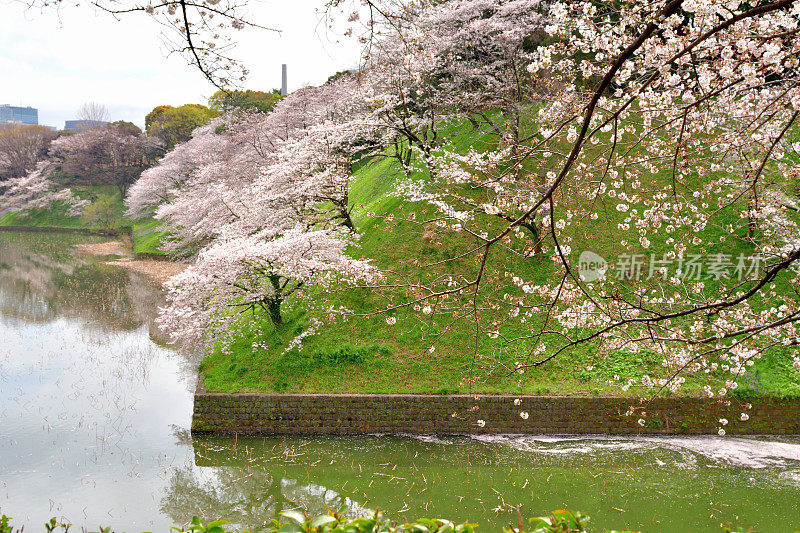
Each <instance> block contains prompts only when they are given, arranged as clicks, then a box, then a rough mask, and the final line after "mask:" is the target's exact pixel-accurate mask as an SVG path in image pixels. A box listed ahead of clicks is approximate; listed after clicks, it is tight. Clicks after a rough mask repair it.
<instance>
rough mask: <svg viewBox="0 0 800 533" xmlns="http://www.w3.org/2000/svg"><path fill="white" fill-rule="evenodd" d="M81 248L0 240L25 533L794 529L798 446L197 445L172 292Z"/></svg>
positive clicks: (10, 470)
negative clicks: (578, 517)
mask: <svg viewBox="0 0 800 533" xmlns="http://www.w3.org/2000/svg"><path fill="white" fill-rule="evenodd" d="M85 241H86V239H84V238H81V237H75V236H46V235H40V234H36V235H18V234H3V233H2V232H0V509H2V511H3V512H7V513H9V514H10V515H11V516H13V517H14V518H15V524H17V525H27V526H26V529H33V530H38V529H39V528H40V527H41V524H42V523H43V522H45V521H46V520H47V519H49V518H50V517H51V516H57V517H59V518H60V519H64V520H67V521H72V522H74V523H76V524H81V525H85V526H87V527H92V528H93V527H96V526H97V525H98V524H105V525H111V526H113V527H114V528H115V529H116V530H126V531H141V530H151V531H166V530H167V528H168V526H169V525H171V524H182V523H186V522H187V521H188V520H190V519H191V517H192V515H195V514H202V515H204V516H206V517H207V518H219V517H224V518H227V519H229V520H231V521H233V522H235V523H237V524H240V525H242V526H243V527H248V528H250V529H251V530H253V531H258V530H259V529H261V528H263V526H264V524H265V523H267V522H268V520H269V519H270V518H272V517H273V516H274V515H275V513H277V512H278V511H280V510H281V509H288V508H301V509H305V510H307V511H308V512H309V513H311V514H317V513H321V512H323V511H324V509H325V508H326V507H333V508H338V507H340V506H342V505H345V506H348V507H350V508H351V512H353V513H359V512H364V508H366V507H370V508H380V509H382V510H385V511H386V512H387V513H389V514H390V515H391V516H396V517H398V518H401V519H402V518H407V519H415V518H418V517H421V516H429V517H448V518H452V519H455V520H460V521H463V520H467V519H469V520H471V521H476V522H479V523H481V524H482V527H481V530H483V531H487V532H488V531H497V530H499V528H500V526H502V525H506V524H508V523H510V522H512V521H515V520H516V519H515V516H516V511H515V507H517V506H518V507H520V509H521V511H522V512H523V514H525V515H529V516H530V515H535V514H541V513H544V512H546V511H548V510H551V509H556V508H573V509H581V510H585V511H587V512H589V513H591V514H592V516H593V523H594V525H595V526H596V527H597V528H598V529H602V528H604V527H609V528H610V527H616V528H624V527H629V528H640V529H641V530H642V531H662V530H664V531H715V532H717V531H719V524H720V523H722V522H728V521H730V522H734V523H735V524H745V525H748V526H756V530H762V531H778V530H793V529H798V528H800V505H798V502H800V441H798V440H797V439H791V438H782V439H741V438H725V439H721V438H708V437H687V438H660V437H659V438H641V439H638V438H628V439H609V438H578V437H548V438H543V437H514V436H505V437H485V438H480V439H478V438H475V439H469V438H433V437H431V438H410V437H362V438H327V439H326V438H243V437H236V438H220V437H194V438H193V437H192V436H191V435H190V434H189V432H188V430H187V429H186V428H188V427H189V426H190V419H191V409H192V390H193V377H192V376H193V370H192V367H191V362H190V361H188V360H187V359H185V357H184V356H183V355H181V354H178V353H177V352H175V351H173V350H170V349H168V348H166V347H164V346H162V345H160V344H159V343H158V342H155V341H154V337H153V333H154V331H155V330H154V328H152V327H151V322H152V320H153V317H154V316H155V314H156V307H157V305H158V304H159V302H160V299H161V298H163V295H162V294H161V292H160V290H159V289H158V287H156V286H155V285H154V284H152V283H150V282H149V281H148V280H147V279H146V278H143V277H142V276H140V275H139V274H136V273H131V272H126V271H124V270H121V269H116V268H112V267H108V266H105V265H102V264H100V263H99V262H98V261H96V260H93V259H91V258H87V257H84V256H80V255H79V254H76V253H75V251H74V248H73V245H74V244H75V243H77V242H85ZM784 525H785V526H786V527H783V526H784Z"/></svg>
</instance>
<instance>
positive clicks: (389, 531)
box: [0, 509, 797, 533]
mask: <svg viewBox="0 0 800 533" xmlns="http://www.w3.org/2000/svg"><path fill="white" fill-rule="evenodd" d="M344 511H345V510H344V509H342V510H340V511H332V510H330V509H329V510H328V513H327V514H323V515H319V516H313V517H312V516H309V515H307V514H306V513H303V512H300V511H295V510H287V511H282V512H281V513H280V514H279V516H278V518H273V519H272V521H271V523H270V524H269V525H268V526H267V529H266V530H265V532H266V533H474V532H475V529H476V528H477V527H478V525H477V524H470V523H463V524H455V523H453V522H451V521H450V520H446V519H444V518H436V519H431V518H420V519H418V520H416V521H414V522H404V523H396V522H393V521H391V520H390V519H388V518H387V517H386V516H384V514H383V513H382V512H380V511H369V510H368V512H367V516H360V517H356V518H350V517H348V516H347V515H345V514H344ZM589 522H590V517H589V516H587V515H585V514H583V513H581V512H579V511H568V510H564V509H558V510H555V511H553V512H552V513H550V514H549V515H547V516H538V517H534V518H531V519H530V520H528V523H527V525H526V524H525V523H524V522H523V520H522V517H519V519H518V523H517V525H516V526H509V527H504V528H503V529H502V531H503V533H586V531H587V530H586V524H588V523H589ZM229 524H230V522H228V521H227V520H212V521H211V522H208V523H206V522H203V520H202V519H201V518H200V517H199V516H193V517H192V521H191V522H190V523H189V524H188V525H187V526H184V527H176V526H172V527H170V529H171V530H173V531H179V532H181V533H227V532H229V531H239V530H235V529H230V528H228V529H225V528H223V527H222V526H225V525H229ZM70 527H72V524H68V523H61V522H57V521H56V519H55V518H51V519H50V521H49V522H47V523H45V524H44V528H45V531H46V532H47V533H53V532H54V531H63V532H64V533H66V532H67V531H69V529H70ZM721 527H722V531H723V532H724V533H752V531H753V528H749V529H745V528H743V527H739V528H736V529H733V526H731V525H730V524H726V525H722V526H721ZM82 530H83V531H85V529H82ZM21 531H22V530H14V528H13V527H12V526H11V517H9V516H6V515H4V514H2V515H0V533H21ZM112 532H113V530H112V529H111V527H103V526H100V527H99V528H98V531H97V532H95V533H112ZM90 533H91V532H90ZM241 533H250V532H249V531H248V530H241ZM605 533H634V532H632V531H629V530H625V531H618V530H606V531H605ZM795 533H797V532H795Z"/></svg>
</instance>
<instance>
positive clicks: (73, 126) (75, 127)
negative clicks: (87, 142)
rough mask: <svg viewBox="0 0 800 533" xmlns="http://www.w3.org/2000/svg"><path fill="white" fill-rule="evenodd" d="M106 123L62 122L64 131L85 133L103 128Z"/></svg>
mask: <svg viewBox="0 0 800 533" xmlns="http://www.w3.org/2000/svg"><path fill="white" fill-rule="evenodd" d="M106 124H108V122H106V121H104V120H67V121H66V122H64V129H65V130H72V131H86V130H91V129H94V128H99V127H100V126H105V125H106Z"/></svg>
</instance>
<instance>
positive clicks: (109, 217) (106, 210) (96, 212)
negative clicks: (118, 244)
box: [83, 194, 120, 231]
mask: <svg viewBox="0 0 800 533" xmlns="http://www.w3.org/2000/svg"><path fill="white" fill-rule="evenodd" d="M119 211H120V210H119V208H118V207H117V202H116V200H115V198H114V197H113V196H111V195H110V194H101V195H100V196H99V197H98V198H97V200H95V201H94V202H93V203H92V204H90V205H88V206H86V208H85V209H84V211H83V216H84V218H86V221H87V222H88V223H89V225H91V226H94V227H98V228H100V229H102V230H103V231H111V230H113V229H114V227H115V226H116V224H117V222H118V221H119V220H120V212H119Z"/></svg>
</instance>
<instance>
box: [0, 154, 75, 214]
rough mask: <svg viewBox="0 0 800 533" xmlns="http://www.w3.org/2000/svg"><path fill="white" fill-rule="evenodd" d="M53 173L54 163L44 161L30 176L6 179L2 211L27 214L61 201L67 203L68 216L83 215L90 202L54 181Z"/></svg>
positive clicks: (0, 199)
mask: <svg viewBox="0 0 800 533" xmlns="http://www.w3.org/2000/svg"><path fill="white" fill-rule="evenodd" d="M52 175H53V166H52V165H51V164H50V163H49V162H46V161H45V162H41V163H39V164H38V165H37V166H36V168H35V169H34V170H33V171H32V172H30V173H28V174H27V175H25V176H21V177H18V178H12V179H10V180H8V181H6V182H5V183H4V186H5V188H4V190H3V192H2V194H0V214H2V213H5V212H8V211H15V212H21V213H25V212H28V211H30V210H33V209H45V208H49V207H51V206H52V205H53V204H55V203H61V204H63V205H66V206H67V214H68V215H69V216H80V215H81V214H82V213H83V209H84V208H85V207H86V206H87V205H88V204H89V202H88V201H87V200H82V199H80V198H78V197H77V196H75V194H74V193H73V192H72V190H71V189H69V188H66V187H63V186H60V185H59V184H57V183H55V182H54V181H53V180H52V179H51V178H52Z"/></svg>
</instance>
